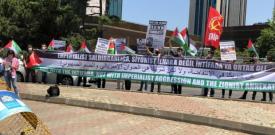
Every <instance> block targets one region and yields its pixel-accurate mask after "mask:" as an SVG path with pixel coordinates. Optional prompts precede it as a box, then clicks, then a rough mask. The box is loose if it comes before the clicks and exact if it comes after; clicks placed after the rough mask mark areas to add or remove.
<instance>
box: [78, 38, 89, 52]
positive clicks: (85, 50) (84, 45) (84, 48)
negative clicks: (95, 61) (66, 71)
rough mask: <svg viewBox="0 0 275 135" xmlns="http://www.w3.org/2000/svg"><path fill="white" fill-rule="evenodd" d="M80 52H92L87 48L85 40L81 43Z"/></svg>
mask: <svg viewBox="0 0 275 135" xmlns="http://www.w3.org/2000/svg"><path fill="white" fill-rule="evenodd" d="M80 52H86V53H91V52H90V50H89V49H88V47H87V43H86V41H85V40H83V41H82V43H81V46H80Z"/></svg>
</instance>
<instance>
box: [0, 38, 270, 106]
mask: <svg viewBox="0 0 275 135" xmlns="http://www.w3.org/2000/svg"><path fill="white" fill-rule="evenodd" d="M169 44H170V52H169V54H170V56H171V57H177V58H184V55H183V54H184V50H183V49H182V48H181V47H179V48H177V50H176V51H175V52H174V51H172V49H171V47H172V44H171V41H170V43H169ZM1 50H2V49H1ZM27 50H28V53H27V54H25V55H23V58H22V59H23V63H24V66H25V70H26V76H25V81H26V82H30V81H31V82H33V83H36V82H37V81H36V71H35V70H34V69H33V68H31V67H29V66H28V62H29V58H30V56H31V54H32V53H33V51H34V49H33V47H32V45H28V47H27ZM41 50H42V51H47V50H48V47H47V45H46V44H42V45H41ZM146 51H147V54H146V55H147V56H155V57H159V58H160V57H162V53H161V52H162V50H160V49H153V48H147V47H146ZM213 57H214V52H213V51H209V52H208V54H207V56H206V57H205V59H213ZM268 60H269V61H272V57H268ZM231 62H232V63H234V61H231ZM250 62H251V63H254V64H257V63H258V62H259V61H258V59H257V57H255V56H253V57H252V59H251V61H250ZM2 65H3V71H4V73H3V75H4V78H5V81H6V83H7V85H8V87H9V88H10V89H11V88H12V87H13V89H14V91H15V93H16V94H17V95H19V92H18V87H17V86H16V70H18V68H19V64H18V59H17V57H16V54H15V52H14V51H13V50H9V51H8V53H7V56H6V58H5V59H4V61H3V62H2ZM30 76H31V80H30ZM60 76H62V75H59V74H57V83H59V82H58V81H59V80H60ZM46 80H47V73H46V72H42V81H41V82H42V83H47V81H46ZM120 82H121V81H118V87H120ZM81 83H82V84H83V86H84V87H86V86H87V77H78V83H77V85H78V86H80V85H81ZM95 83H96V85H97V88H105V85H106V80H105V79H99V78H98V79H96V80H95ZM148 84H149V82H146V81H141V82H140V88H139V89H138V91H143V88H144V90H146V91H147V88H148ZM150 84H151V88H150V92H154V88H155V84H157V92H159V93H160V92H161V83H159V82H151V83H150ZM124 85H125V89H126V90H131V80H125V83H124ZM225 91H226V90H225V89H223V90H222V98H225ZM228 91H229V96H228V98H231V96H232V90H228ZM171 92H172V93H174V94H182V85H181V84H171ZM247 94H248V91H245V92H244V93H243V95H242V97H240V99H246V96H247ZM256 94H257V92H253V94H252V100H255V98H256ZM268 94H269V101H272V100H273V94H272V92H269V93H268ZM203 96H209V97H214V96H215V90H214V88H203ZM262 101H266V92H263V98H262Z"/></svg>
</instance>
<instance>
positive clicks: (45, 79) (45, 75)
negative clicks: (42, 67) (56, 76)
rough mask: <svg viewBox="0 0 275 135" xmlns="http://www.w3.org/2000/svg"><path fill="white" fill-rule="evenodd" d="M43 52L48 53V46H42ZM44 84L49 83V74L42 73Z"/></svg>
mask: <svg viewBox="0 0 275 135" xmlns="http://www.w3.org/2000/svg"><path fill="white" fill-rule="evenodd" d="M41 50H42V51H43V52H46V51H47V50H48V47H47V45H46V44H42V45H41ZM42 83H44V84H46V83H47V73H46V72H42Z"/></svg>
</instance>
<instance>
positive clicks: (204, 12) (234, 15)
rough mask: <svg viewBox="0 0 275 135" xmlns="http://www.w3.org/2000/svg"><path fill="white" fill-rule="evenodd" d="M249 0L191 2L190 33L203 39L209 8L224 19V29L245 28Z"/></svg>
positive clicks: (194, 0)
mask: <svg viewBox="0 0 275 135" xmlns="http://www.w3.org/2000/svg"><path fill="white" fill-rule="evenodd" d="M246 5H247V0H190V9H189V24H188V25H189V32H190V34H191V35H196V36H198V37H201V39H203V35H204V32H205V26H206V23H207V17H208V11H209V7H211V6H212V7H214V8H216V9H217V11H218V12H220V14H221V15H222V16H223V17H224V23H223V25H224V27H228V26H243V25H245V20H246Z"/></svg>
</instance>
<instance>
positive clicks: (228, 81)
mask: <svg viewBox="0 0 275 135" xmlns="http://www.w3.org/2000/svg"><path fill="white" fill-rule="evenodd" d="M36 53H37V54H38V56H39V59H40V60H41V61H42V62H41V63H40V64H39V66H37V67H36V69H38V70H42V71H46V72H54V73H59V74H66V75H73V76H86V77H94V78H106V79H130V80H140V81H150V82H161V83H173V84H182V85H186V86H192V87H209V88H218V89H232V90H248V91H254V90H257V91H275V73H274V71H275V69H274V67H275V65H270V64H269V65H268V64H257V65H247V64H231V63H226V62H220V61H214V60H204V59H181V58H172V57H166V58H157V57H146V56H130V55H120V56H116V55H98V54H83V53H82V54H81V53H49V52H41V51H37V52H36Z"/></svg>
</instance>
